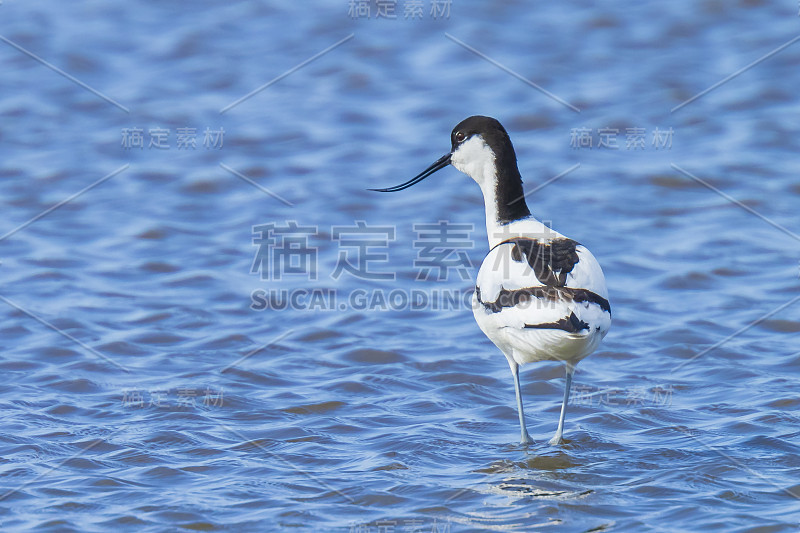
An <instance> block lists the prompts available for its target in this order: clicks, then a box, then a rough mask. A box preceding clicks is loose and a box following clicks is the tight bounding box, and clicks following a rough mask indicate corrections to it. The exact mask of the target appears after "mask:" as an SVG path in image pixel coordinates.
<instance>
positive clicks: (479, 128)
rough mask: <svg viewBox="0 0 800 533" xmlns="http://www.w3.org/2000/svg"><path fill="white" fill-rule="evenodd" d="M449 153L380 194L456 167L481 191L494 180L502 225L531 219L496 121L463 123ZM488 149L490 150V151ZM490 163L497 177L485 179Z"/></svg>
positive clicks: (514, 158) (512, 159)
mask: <svg viewBox="0 0 800 533" xmlns="http://www.w3.org/2000/svg"><path fill="white" fill-rule="evenodd" d="M450 145H451V146H450V153H448V154H445V155H444V156H442V157H441V158H439V159H438V160H437V161H436V162H435V163H433V164H432V165H431V166H429V167H428V168H426V169H425V170H424V171H422V172H421V173H420V174H418V175H416V176H415V177H413V178H412V179H410V180H409V181H407V182H405V183H402V184H400V185H396V186H394V187H389V188H386V189H373V190H377V191H380V192H394V191H401V190H403V189H407V188H408V187H411V186H412V185H414V184H416V183H419V182H420V181H422V180H424V179H425V178H427V177H428V176H430V175H431V174H433V173H434V172H436V171H438V170H440V169H442V168H444V167H446V166H447V165H449V164H451V163H452V164H453V165H454V166H455V167H456V168H457V169H459V170H461V171H462V172H464V173H466V174H468V175H469V176H471V177H472V178H473V179H475V181H477V182H478V183H479V184H480V185H481V187H482V188H483V187H485V186H487V185H488V184H487V183H485V182H486V181H487V180H490V179H491V180H494V181H495V183H494V184H493V185H490V186H493V187H494V190H495V194H494V196H495V200H494V201H495V202H496V207H497V210H496V212H497V217H498V221H499V222H510V221H512V220H518V219H520V218H524V217H526V216H528V215H530V211H529V210H528V206H527V205H526V204H525V199H524V196H523V194H524V193H523V190H522V178H521V177H520V174H519V169H518V168H517V155H516V153H515V152H514V146H513V145H512V144H511V139H510V138H509V137H508V132H506V130H505V128H504V127H503V125H502V124H500V122H499V121H498V120H497V119H494V118H492V117H484V116H480V115H475V116H472V117H469V118H466V119H464V120H462V121H461V122H459V123H458V125H456V127H455V128H453V131H452V132H451V133H450ZM487 148H488V149H487ZM487 163H494V173H493V174H494V175H492V176H487V175H485V174H486V172H484V169H485V168H486V165H487Z"/></svg>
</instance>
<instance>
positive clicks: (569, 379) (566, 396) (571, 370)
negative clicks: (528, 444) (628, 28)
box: [550, 363, 575, 446]
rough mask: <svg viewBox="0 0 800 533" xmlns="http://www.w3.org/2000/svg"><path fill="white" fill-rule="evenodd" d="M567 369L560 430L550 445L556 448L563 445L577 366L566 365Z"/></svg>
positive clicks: (559, 422)
mask: <svg viewBox="0 0 800 533" xmlns="http://www.w3.org/2000/svg"><path fill="white" fill-rule="evenodd" d="M566 367H567V379H566V381H567V383H566V388H565V389H564V403H562V404H561V416H560V417H559V418H558V429H557V430H556V434H555V435H554V436H553V438H552V439H550V444H552V445H553V446H555V445H556V444H561V442H562V440H563V439H562V438H561V436H562V434H563V433H564V418H565V417H566V415H567V403H569V389H570V387H572V375H573V374H574V373H575V365H573V364H572V363H566Z"/></svg>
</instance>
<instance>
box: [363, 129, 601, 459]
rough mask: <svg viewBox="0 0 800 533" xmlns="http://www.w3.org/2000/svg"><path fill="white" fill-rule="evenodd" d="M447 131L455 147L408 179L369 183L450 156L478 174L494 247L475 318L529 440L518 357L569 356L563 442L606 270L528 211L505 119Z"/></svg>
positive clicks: (595, 332)
mask: <svg viewBox="0 0 800 533" xmlns="http://www.w3.org/2000/svg"><path fill="white" fill-rule="evenodd" d="M450 141H451V150H450V152H449V153H448V154H446V155H445V156H443V157H441V158H439V159H438V160H437V161H436V162H435V163H434V164H432V165H431V166H429V167H428V168H426V169H425V170H424V171H423V172H421V173H420V174H418V175H417V176H415V177H414V178H412V179H411V180H409V181H407V182H405V183H402V184H400V185H397V186H395V187H389V188H386V189H372V190H375V191H378V192H394V191H401V190H403V189H406V188H408V187H411V186H412V185H414V184H416V183H419V182H421V181H422V180H424V179H425V178H427V177H428V176H430V175H431V174H433V173H434V172H436V171H437V170H440V169H442V168H444V167H446V166H447V165H450V164H452V165H453V166H454V167H456V168H457V169H458V170H460V171H461V172H463V173H465V174H467V175H468V176H469V177H471V178H472V179H473V180H475V181H476V182H477V183H478V185H479V186H480V188H481V191H482V192H483V201H484V204H485V208H486V232H487V235H488V237H489V253H488V254H487V255H486V258H485V259H484V260H483V264H482V265H481V268H480V270H479V272H478V277H477V281H476V283H475V294H474V295H473V297H472V309H473V313H474V315H475V320H476V321H477V322H478V326H479V327H480V328H481V330H483V332H484V333H485V334H486V336H487V337H489V339H490V340H491V341H492V342H493V343H494V344H495V345H496V346H497V347H498V348H500V350H501V351H502V352H503V354H504V355H505V356H506V359H508V364H509V366H510V367H511V373H512V374H513V376H514V389H515V391H516V394H517V412H518V414H519V424H520V430H521V432H522V444H529V443H531V442H532V441H531V437H530V435H529V434H528V430H527V428H526V427H525V414H524V411H523V407H522V394H521V392H520V385H519V366H520V365H524V364H525V363H533V362H536V361H563V362H564V363H565V366H566V387H565V390H564V401H563V403H562V405H561V415H560V416H559V420H558V429H557V430H556V434H555V436H553V438H552V439H551V440H550V444H553V445H555V444H560V443H561V442H563V440H562V434H563V432H564V417H565V415H566V412H567V403H568V402H569V392H570V386H571V384H572V375H573V373H574V372H575V366H576V365H577V364H578V363H579V362H580V361H581V360H582V359H584V358H585V357H587V356H588V355H589V354H591V353H592V352H593V351H595V350H596V349H597V347H598V345H599V344H600V341H601V340H602V339H603V337H605V335H606V333H607V332H608V329H609V327H610V326H611V306H610V305H609V302H608V292H607V290H606V283H605V278H604V277H603V271H602V270H601V269H600V265H599V264H598V262H597V260H596V259H595V258H594V256H593V255H592V254H591V252H589V250H588V249H586V248H585V247H584V246H583V245H581V244H579V243H577V242H576V241H574V240H572V239H569V238H567V237H564V236H563V235H561V234H560V233H558V232H555V231H553V230H552V229H550V228H549V227H547V226H545V225H544V224H542V223H541V222H539V221H538V220H536V218H534V217H533V216H532V215H531V212H530V211H529V210H528V206H527V204H526V202H525V193H524V192H523V189H522V178H521V177H520V174H519V169H518V168H517V156H516V154H515V152H514V147H513V145H512V144H511V139H510V138H509V137H508V133H506V130H505V128H503V126H502V125H501V124H500V122H498V121H497V120H495V119H493V118H491V117H483V116H473V117H469V118H467V119H466V120H464V121H462V122H461V123H459V124H458V125H457V126H456V127H455V128H454V129H453V131H452V133H451V135H450Z"/></svg>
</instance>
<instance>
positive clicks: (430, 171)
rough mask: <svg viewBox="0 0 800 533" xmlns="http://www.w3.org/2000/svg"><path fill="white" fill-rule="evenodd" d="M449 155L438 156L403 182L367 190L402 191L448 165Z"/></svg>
mask: <svg viewBox="0 0 800 533" xmlns="http://www.w3.org/2000/svg"><path fill="white" fill-rule="evenodd" d="M450 155H451V154H447V155H445V156H442V157H440V158H439V159H438V160H437V161H436V162H435V163H434V164H432V165H431V166H429V167H428V168H426V169H425V170H423V171H422V172H421V173H420V174H418V175H416V176H414V177H413V178H411V179H410V180H408V181H407V182H405V183H401V184H400V185H395V186H394V187H387V188H386V189H368V190H370V191H377V192H395V191H402V190H403V189H408V188H409V187H411V186H412V185H414V184H417V183H419V182H420V181H422V180H424V179H425V178H427V177H428V176H430V175H431V174H433V173H434V172H436V171H437V170H441V169H443V168H444V167H446V166H447V165H449V164H450Z"/></svg>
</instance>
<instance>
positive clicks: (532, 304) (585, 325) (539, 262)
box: [475, 237, 611, 360]
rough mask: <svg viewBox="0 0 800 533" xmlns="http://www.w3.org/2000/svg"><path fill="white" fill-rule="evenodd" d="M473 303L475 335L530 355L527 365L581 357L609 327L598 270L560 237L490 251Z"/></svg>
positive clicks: (511, 243)
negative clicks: (483, 334) (479, 332)
mask: <svg viewBox="0 0 800 533" xmlns="http://www.w3.org/2000/svg"><path fill="white" fill-rule="evenodd" d="M475 300H476V303H477V307H478V308H477V309H475V317H476V319H477V320H478V323H479V325H480V326H481V329H483V330H484V332H486V333H487V335H489V337H490V338H492V340H493V341H495V343H496V344H498V340H500V341H502V343H503V344H507V345H508V346H506V348H510V349H513V350H516V351H517V352H522V351H525V350H527V351H529V352H531V354H530V360H541V359H551V358H552V359H571V358H573V357H578V358H582V357H585V356H586V355H588V354H589V353H591V351H593V350H594V348H595V347H596V345H597V344H598V343H599V341H600V339H602V338H603V336H605V334H606V332H607V331H608V329H609V327H610V326H611V307H610V304H609V302H608V293H607V290H606V285H605V278H604V276H603V271H602V270H601V268H600V265H599V264H598V262H597V260H596V259H595V258H594V256H593V255H592V254H591V252H589V250H588V249H586V248H585V247H584V246H582V245H581V244H579V243H577V242H575V241H573V240H572V239H567V238H563V237H559V238H553V239H549V240H539V239H531V238H514V239H509V240H507V241H504V242H502V243H500V244H498V245H496V246H495V247H493V248H492V250H491V251H490V252H489V254H488V255H487V256H486V259H485V260H484V262H483V265H482V266H481V269H480V272H479V273H478V279H477V283H476V287H475ZM490 332H491V333H490ZM500 337H502V339H501V338H500ZM569 339H571V340H580V339H583V340H585V341H591V342H583V343H574V342H566V341H567V340H569ZM595 339H596V341H595ZM498 346H500V344H498ZM501 348H503V346H501ZM586 350H589V352H588V353H585V354H584V353H583V352H585V351H586ZM573 352H575V353H573ZM526 359H527V358H526Z"/></svg>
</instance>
